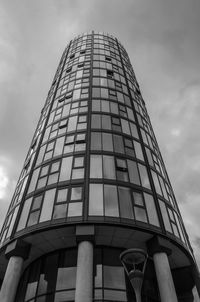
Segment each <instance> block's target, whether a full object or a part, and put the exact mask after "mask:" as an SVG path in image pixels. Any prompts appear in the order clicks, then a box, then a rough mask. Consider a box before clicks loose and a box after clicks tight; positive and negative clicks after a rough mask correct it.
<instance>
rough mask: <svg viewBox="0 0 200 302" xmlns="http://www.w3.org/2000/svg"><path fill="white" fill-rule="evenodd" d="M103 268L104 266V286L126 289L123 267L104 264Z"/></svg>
mask: <svg viewBox="0 0 200 302" xmlns="http://www.w3.org/2000/svg"><path fill="white" fill-rule="evenodd" d="M103 268H104V287H107V288H116V289H126V285H125V276H124V269H123V267H120V266H107V265H104V267H103Z"/></svg>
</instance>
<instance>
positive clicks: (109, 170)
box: [103, 155, 116, 179]
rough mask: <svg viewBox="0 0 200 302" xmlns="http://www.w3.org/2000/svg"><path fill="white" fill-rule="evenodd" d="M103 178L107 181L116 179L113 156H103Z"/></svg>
mask: <svg viewBox="0 0 200 302" xmlns="http://www.w3.org/2000/svg"><path fill="white" fill-rule="evenodd" d="M103 177H104V178H109V179H116V175H115V162H114V157H113V156H106V155H103Z"/></svg>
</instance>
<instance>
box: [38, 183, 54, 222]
mask: <svg viewBox="0 0 200 302" xmlns="http://www.w3.org/2000/svg"><path fill="white" fill-rule="evenodd" d="M55 193H56V189H52V190H48V191H46V192H45V195H44V202H43V205H42V212H41V216H40V222H43V221H46V220H50V219H51V214H52V210H53V204H54V197H55Z"/></svg>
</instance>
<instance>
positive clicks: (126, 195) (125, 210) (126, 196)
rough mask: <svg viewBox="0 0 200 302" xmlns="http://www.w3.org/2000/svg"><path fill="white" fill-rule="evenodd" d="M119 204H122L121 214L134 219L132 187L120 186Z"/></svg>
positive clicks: (123, 216)
mask: <svg viewBox="0 0 200 302" xmlns="http://www.w3.org/2000/svg"><path fill="white" fill-rule="evenodd" d="M118 191H119V205H120V214H121V217H122V218H129V219H133V218H134V217H133V209H132V202H131V194H130V189H128V188H124V187H119V188H118Z"/></svg>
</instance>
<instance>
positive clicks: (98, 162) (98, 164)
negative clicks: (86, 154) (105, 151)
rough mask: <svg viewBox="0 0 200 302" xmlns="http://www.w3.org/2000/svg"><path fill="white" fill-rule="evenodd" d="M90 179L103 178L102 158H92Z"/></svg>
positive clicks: (97, 156) (95, 156) (96, 156)
mask: <svg viewBox="0 0 200 302" xmlns="http://www.w3.org/2000/svg"><path fill="white" fill-rule="evenodd" d="M90 178H102V156H101V155H91V156H90Z"/></svg>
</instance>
